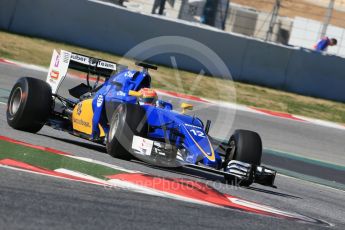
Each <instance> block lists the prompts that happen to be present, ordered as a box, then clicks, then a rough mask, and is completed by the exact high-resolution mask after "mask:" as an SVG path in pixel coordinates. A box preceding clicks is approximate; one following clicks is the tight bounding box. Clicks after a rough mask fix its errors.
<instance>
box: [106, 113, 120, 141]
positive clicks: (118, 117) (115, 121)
mask: <svg viewBox="0 0 345 230" xmlns="http://www.w3.org/2000/svg"><path fill="white" fill-rule="evenodd" d="M119 121H120V116H119V114H118V113H117V114H115V117H114V123H113V125H112V127H111V129H110V133H109V134H110V140H109V141H111V140H113V139H114V136H115V133H116V130H117V127H118V126H119Z"/></svg>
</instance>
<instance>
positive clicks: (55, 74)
mask: <svg viewBox="0 0 345 230" xmlns="http://www.w3.org/2000/svg"><path fill="white" fill-rule="evenodd" d="M50 78H51V79H54V80H57V79H59V71H56V70H52V71H51V72H50Z"/></svg>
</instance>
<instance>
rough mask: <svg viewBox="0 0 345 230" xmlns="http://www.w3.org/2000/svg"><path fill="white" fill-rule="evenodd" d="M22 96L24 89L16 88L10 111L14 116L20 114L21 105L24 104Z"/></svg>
mask: <svg viewBox="0 0 345 230" xmlns="http://www.w3.org/2000/svg"><path fill="white" fill-rule="evenodd" d="M22 96H23V92H22V89H21V88H20V87H18V88H16V89H15V90H14V92H13V94H12V97H11V100H10V105H9V111H10V114H11V115H12V116H13V115H15V114H16V113H17V112H18V110H19V107H20V104H21V102H22Z"/></svg>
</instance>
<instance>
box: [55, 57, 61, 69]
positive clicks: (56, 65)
mask: <svg viewBox="0 0 345 230" xmlns="http://www.w3.org/2000/svg"><path fill="white" fill-rule="evenodd" d="M59 64H60V55H57V56H56V58H55V63H54V67H57V68H58V67H59Z"/></svg>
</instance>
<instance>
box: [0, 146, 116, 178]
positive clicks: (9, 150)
mask: <svg viewBox="0 0 345 230" xmlns="http://www.w3.org/2000/svg"><path fill="white" fill-rule="evenodd" d="M3 159H12V160H17V161H21V162H25V163H27V164H30V165H33V166H36V167H41V168H45V169H50V170H55V169H58V168H64V169H69V170H72V171H77V172H81V173H84V174H87V175H90V176H94V177H97V178H100V179H107V178H105V176H107V175H113V174H118V173H123V171H120V170H116V169H113V168H110V167H106V166H103V165H99V164H96V163H92V162H87V161H82V160H78V159H74V158H71V157H68V156H64V155H59V154H55V153H51V152H47V151H43V150H38V149H33V148H29V147H26V146H22V145H17V144H14V143H10V142H6V141H2V140H0V160H3Z"/></svg>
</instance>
